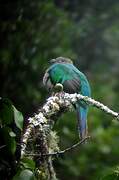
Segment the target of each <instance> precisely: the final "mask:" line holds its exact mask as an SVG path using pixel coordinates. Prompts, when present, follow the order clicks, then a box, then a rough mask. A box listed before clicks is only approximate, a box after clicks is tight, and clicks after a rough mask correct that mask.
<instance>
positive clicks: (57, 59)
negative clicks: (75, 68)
mask: <svg viewBox="0 0 119 180" xmlns="http://www.w3.org/2000/svg"><path fill="white" fill-rule="evenodd" d="M50 63H51V64H54V63H69V64H73V61H72V60H71V59H69V58H65V57H57V58H56V59H51V60H50Z"/></svg>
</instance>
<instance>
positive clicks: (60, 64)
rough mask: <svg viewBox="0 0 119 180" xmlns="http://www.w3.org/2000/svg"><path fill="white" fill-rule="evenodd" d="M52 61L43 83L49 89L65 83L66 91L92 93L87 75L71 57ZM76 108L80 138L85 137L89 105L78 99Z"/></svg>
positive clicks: (87, 94) (88, 94) (86, 94)
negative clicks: (76, 65) (74, 63)
mask: <svg viewBox="0 0 119 180" xmlns="http://www.w3.org/2000/svg"><path fill="white" fill-rule="evenodd" d="M50 62H51V63H52V64H51V66H50V67H49V68H48V69H47V70H46V72H45V75H44V77H43V84H44V85H45V86H46V87H47V89H48V90H53V88H54V87H55V85H56V84H57V83H60V84H62V85H63V91H64V92H67V93H72V94H73V93H80V94H82V95H84V96H90V95H91V90H90V85H89V82H88V80H87V78H86V76H85V75H84V74H83V73H82V72H80V71H79V70H78V69H77V68H76V67H75V66H74V65H73V62H72V61H71V60H70V59H68V58H64V57H58V58H56V59H52V60H51V61H50ZM75 108H76V111H77V118H78V131H79V134H80V138H81V139H84V138H85V137H86V136H87V113H88V105H87V104H86V103H85V102H83V101H78V102H77V103H76V105H75Z"/></svg>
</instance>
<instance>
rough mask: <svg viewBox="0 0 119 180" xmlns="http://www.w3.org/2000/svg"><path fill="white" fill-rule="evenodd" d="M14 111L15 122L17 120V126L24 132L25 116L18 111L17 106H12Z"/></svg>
mask: <svg viewBox="0 0 119 180" xmlns="http://www.w3.org/2000/svg"><path fill="white" fill-rule="evenodd" d="M12 107H13V110H14V120H15V124H16V126H17V127H18V128H19V129H20V130H22V129H23V115H22V113H21V112H20V111H18V110H17V109H16V108H15V106H12Z"/></svg>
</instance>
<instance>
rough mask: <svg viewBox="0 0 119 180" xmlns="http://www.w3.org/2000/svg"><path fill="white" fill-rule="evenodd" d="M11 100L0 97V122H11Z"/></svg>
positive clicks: (4, 123) (5, 123) (3, 123)
mask: <svg viewBox="0 0 119 180" xmlns="http://www.w3.org/2000/svg"><path fill="white" fill-rule="evenodd" d="M13 115H14V114H13V108H12V102H11V101H10V100H9V99H7V98H2V99H0V123H1V124H2V125H8V124H11V123H12V122H13V117H14V116H13Z"/></svg>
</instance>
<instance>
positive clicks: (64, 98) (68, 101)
mask: <svg viewBox="0 0 119 180" xmlns="http://www.w3.org/2000/svg"><path fill="white" fill-rule="evenodd" d="M79 100H83V101H85V102H86V103H87V104H88V105H92V106H95V107H97V108H99V109H101V110H103V111H104V112H105V113H107V114H110V115H111V116H112V117H114V118H115V119H117V120H119V114H118V113H117V112H115V111H113V110H111V109H110V108H108V107H107V106H105V105H104V104H102V103H100V102H98V101H96V100H94V99H92V98H90V97H87V96H83V95H81V94H68V93H57V94H55V96H52V97H50V98H48V99H47V101H46V103H45V104H44V106H43V107H42V109H40V110H39V113H38V114H36V115H35V116H34V117H32V118H29V119H28V122H29V125H28V127H27V129H26V132H25V133H24V135H23V139H22V149H21V157H23V156H24V155H25V149H26V146H27V141H28V139H29V138H30V134H31V131H32V130H33V129H34V128H35V127H39V128H40V129H42V128H43V126H45V125H49V123H51V121H49V120H48V119H50V118H51V117H53V115H54V116H55V115H56V114H57V113H58V112H59V111H61V109H63V108H64V109H71V108H72V104H75V103H76V102H77V101H79Z"/></svg>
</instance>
